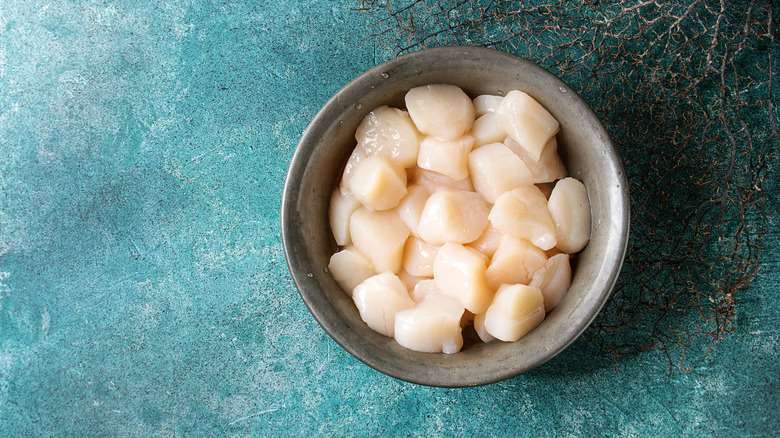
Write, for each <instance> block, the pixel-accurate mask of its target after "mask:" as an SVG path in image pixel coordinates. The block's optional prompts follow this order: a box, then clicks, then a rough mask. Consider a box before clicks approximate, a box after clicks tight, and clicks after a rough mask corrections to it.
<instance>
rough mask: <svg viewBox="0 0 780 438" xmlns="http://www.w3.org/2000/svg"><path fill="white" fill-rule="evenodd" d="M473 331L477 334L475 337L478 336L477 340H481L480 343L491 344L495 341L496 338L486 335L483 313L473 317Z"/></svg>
mask: <svg viewBox="0 0 780 438" xmlns="http://www.w3.org/2000/svg"><path fill="white" fill-rule="evenodd" d="M474 331H476V332H477V336H479V339H481V340H482V342H493V341H495V340H496V337H495V336H493V335H491V334H490V333H488V331H487V329H486V328H485V314H484V313H480V314H479V315H474Z"/></svg>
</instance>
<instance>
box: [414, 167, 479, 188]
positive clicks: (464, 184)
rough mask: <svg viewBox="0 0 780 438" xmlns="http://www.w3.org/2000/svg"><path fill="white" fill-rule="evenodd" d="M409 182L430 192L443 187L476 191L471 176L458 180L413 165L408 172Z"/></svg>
mask: <svg viewBox="0 0 780 438" xmlns="http://www.w3.org/2000/svg"><path fill="white" fill-rule="evenodd" d="M407 175H408V177H409V178H408V180H409V184H410V185H411V184H416V185H420V186H422V187H425V189H426V190H428V193H433V192H437V191H439V190H442V189H449V190H465V191H467V192H473V191H474V185H473V184H472V183H471V179H470V178H466V179H462V180H460V181H456V180H454V179H452V178H451V177H449V176H447V175H443V174H441V173H439V172H434V171H432V170H428V169H422V168H419V167H413V168H411V169H409V170H408V172H407Z"/></svg>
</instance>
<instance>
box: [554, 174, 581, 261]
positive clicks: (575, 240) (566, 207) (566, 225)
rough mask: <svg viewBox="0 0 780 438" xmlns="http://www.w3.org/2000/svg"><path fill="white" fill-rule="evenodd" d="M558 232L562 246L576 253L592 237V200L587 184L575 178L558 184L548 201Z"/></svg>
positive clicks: (559, 243)
mask: <svg viewBox="0 0 780 438" xmlns="http://www.w3.org/2000/svg"><path fill="white" fill-rule="evenodd" d="M547 209H548V210H549V212H550V217H552V220H553V222H554V223H555V228H556V230H557V232H558V244H557V245H556V246H557V247H558V249H560V250H561V251H563V252H565V253H567V254H574V253H576V252H578V251H580V250H582V248H585V245H587V244H588V241H589V240H590V221H591V219H590V202H589V201H588V191H587V189H586V188H585V186H584V185H583V184H582V183H581V182H579V181H577V180H576V179H574V178H571V177H569V178H565V179H562V180H560V181H558V182H557V183H555V188H553V190H552V193H550V200H549V201H548V202H547Z"/></svg>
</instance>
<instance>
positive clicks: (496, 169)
mask: <svg viewBox="0 0 780 438" xmlns="http://www.w3.org/2000/svg"><path fill="white" fill-rule="evenodd" d="M468 166H469V175H470V176H471V180H472V182H473V183H474V188H475V189H476V190H477V192H479V194H480V195H482V197H484V198H485V200H486V201H487V202H489V203H491V204H492V203H495V202H496V200H497V199H498V197H499V196H501V195H502V194H503V193H504V192H506V191H509V190H512V189H515V188H517V187H520V186H521V185H523V184H531V183H532V181H533V178H532V176H531V172H530V171H529V170H528V168H527V167H526V166H525V164H524V163H523V161H522V160H521V159H520V157H518V156H517V155H516V154H514V153H513V152H512V151H511V150H509V148H508V147H506V146H505V145H504V144H502V143H491V144H487V145H485V146H482V147H481V148H479V149H476V150H474V151H472V152H471V154H469V164H468Z"/></svg>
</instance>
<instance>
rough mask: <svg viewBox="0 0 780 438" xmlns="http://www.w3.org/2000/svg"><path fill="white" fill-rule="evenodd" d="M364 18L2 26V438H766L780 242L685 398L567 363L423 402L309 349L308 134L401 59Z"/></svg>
mask: <svg viewBox="0 0 780 438" xmlns="http://www.w3.org/2000/svg"><path fill="white" fill-rule="evenodd" d="M357 3H358V2H353V1H336V2H333V1H328V0H316V1H309V2H306V4H305V5H303V4H300V3H298V2H286V1H282V2H256V3H252V2H248V1H234V2H215V3H206V2H197V1H182V0H179V1H171V2H161V3H159V4H155V3H152V4H150V5H146V4H141V3H137V2H108V3H107V2H100V1H85V2H71V1H65V0H59V1H51V2H41V1H31V2H27V1H18V0H10V1H6V2H3V3H2V5H0V435H2V436H60V435H69V436H215V435H216V436H219V435H231V436H244V435H255V436H273V435H285V436H287V435H289V436H313V435H314V436H318V435H349V436H383V435H391V434H392V435H408V436H414V435H417V436H451V435H461V434H465V433H467V432H475V433H476V434H477V435H507V436H591V435H594V434H606V435H620V436H659V435H668V436H680V435H691V436H699V435H701V434H704V435H711V436H712V435H717V436H769V435H772V434H776V433H777V431H778V430H780V420H778V417H779V416H778V414H780V412H778V406H780V397H779V394H778V392H779V391H780V390H779V387H780V383H778V376H780V365H779V363H780V360H778V340H780V334H779V333H778V328H779V327H780V324H778V323H779V322H780V316H778V315H779V314H780V311H779V309H780V306H778V300H777V293H778V290H780V285H779V282H778V278H777V272H778V271H780V263H779V262H778V256H777V254H778V250H779V249H780V248H778V243H777V242H778V234H777V231H776V230H777V229H778V226H777V220H776V218H769V219H768V221H767V222H756V223H755V224H754V225H755V226H756V227H764V228H765V229H767V230H769V232H771V233H774V234H772V237H771V238H768V239H767V243H768V248H767V249H765V251H764V252H763V258H762V262H761V266H760V273H759V275H758V277H757V279H756V281H755V282H754V283H753V284H752V285H751V286H750V287H748V288H747V289H745V290H744V291H743V292H744V293H742V294H741V295H740V296H739V297H738V298H737V309H738V310H737V326H736V331H735V333H733V334H731V335H729V336H727V337H726V338H725V339H724V340H723V341H721V342H720V343H719V344H717V347H716V348H715V349H714V350H712V352H711V353H710V354H709V356H705V354H704V353H702V352H701V350H699V352H698V353H696V350H695V349H693V348H692V349H691V353H690V354H691V355H693V356H694V359H693V361H694V367H693V369H692V370H691V371H690V372H689V373H681V372H676V373H673V374H671V375H669V369H668V365H667V361H666V360H665V358H663V357H662V355H663V353H662V352H658V351H649V352H645V353H641V354H636V355H630V356H624V357H621V358H619V359H617V360H616V361H614V362H613V360H612V359H611V358H606V359H605V358H601V357H598V356H597V355H596V351H597V348H595V346H594V344H593V343H592V342H591V341H577V342H575V343H574V344H573V345H572V346H571V347H570V348H569V349H567V350H566V351H564V352H563V353H562V354H561V355H559V356H558V357H556V358H555V359H554V360H552V361H551V362H549V363H548V364H546V365H545V366H544V367H542V368H540V369H537V370H534V371H532V372H530V373H527V374H525V375H522V376H519V377H516V378H514V379H511V380H508V381H505V382H501V383H497V384H493V385H488V386H484V387H479V388H468V389H440V388H429V387H421V386H417V385H413V384H408V383H404V382H400V381H397V380H395V379H392V378H390V377H387V376H384V375H382V374H380V373H377V372H375V371H374V370H372V369H371V368H368V367H367V366H365V365H363V364H362V363H360V362H359V361H357V360H355V359H354V358H352V357H351V356H350V355H349V354H347V353H346V352H344V351H343V350H342V349H341V348H340V347H339V346H338V345H337V344H336V343H335V342H333V341H332V340H331V339H330V338H329V337H328V336H327V335H326V334H325V333H324V332H323V331H322V330H321V329H320V328H319V326H318V325H317V324H316V322H315V321H314V319H313V318H312V317H311V315H310V314H309V313H308V311H307V309H306V308H305V306H304V305H303V302H302V301H301V299H300V297H299V296H298V294H297V292H296V290H295V287H294V285H293V283H292V281H291V279H290V276H289V273H288V271H287V267H286V265H285V262H284V256H283V254H282V249H281V241H280V236H279V206H280V198H281V193H282V186H283V184H284V177H285V174H286V170H287V164H288V163H289V160H290V157H291V156H292V153H293V150H294V148H295V145H296V143H297V141H298V139H299V137H300V134H301V133H302V132H303V130H304V129H305V127H306V125H307V124H308V121H309V120H310V119H311V117H313V115H314V114H315V113H316V112H317V110H318V109H319V108H320V106H321V105H322V104H323V103H324V102H325V101H326V100H327V99H328V98H329V97H330V96H331V95H332V94H333V93H334V92H336V91H337V90H338V89H339V88H340V87H341V86H343V85H344V84H346V83H347V82H348V81H349V80H350V79H352V78H353V77H354V76H357V75H358V74H359V73H361V72H362V71H364V70H366V69H368V68H371V67H373V66H374V65H376V64H378V63H380V62H382V61H385V60H387V59H389V58H390V57H391V56H392V54H391V53H390V52H389V51H387V50H385V49H381V48H379V47H377V46H376V45H375V44H371V43H370V42H366V43H364V38H366V37H367V35H368V33H369V32H368V31H367V30H366V26H367V25H368V24H369V21H368V20H369V17H368V16H366V15H363V14H360V13H358V12H356V11H353V10H350V8H355V7H356V4H357ZM774 163H775V164H774V165H775V169H776V163H777V160H776V159H775V161H774ZM775 172H776V171H775ZM775 175H776V173H775ZM778 189H779V188H778V184H777V178H776V177H775V178H773V179H772V180H771V181H770V184H769V186H768V187H765V190H775V191H777V190H778ZM773 202H776V200H775V201H773Z"/></svg>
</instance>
